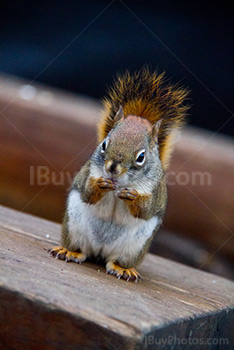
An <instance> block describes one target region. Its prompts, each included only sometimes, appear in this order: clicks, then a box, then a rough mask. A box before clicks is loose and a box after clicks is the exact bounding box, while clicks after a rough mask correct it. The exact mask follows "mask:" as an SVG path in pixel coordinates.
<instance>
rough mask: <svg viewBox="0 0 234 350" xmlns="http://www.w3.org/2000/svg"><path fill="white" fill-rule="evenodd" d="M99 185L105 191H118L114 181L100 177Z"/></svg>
mask: <svg viewBox="0 0 234 350" xmlns="http://www.w3.org/2000/svg"><path fill="white" fill-rule="evenodd" d="M97 185H98V186H99V187H100V188H101V189H102V190H105V191H114V190H116V185H115V183H114V182H113V181H112V180H109V179H105V178H104V177H99V179H98V180H97Z"/></svg>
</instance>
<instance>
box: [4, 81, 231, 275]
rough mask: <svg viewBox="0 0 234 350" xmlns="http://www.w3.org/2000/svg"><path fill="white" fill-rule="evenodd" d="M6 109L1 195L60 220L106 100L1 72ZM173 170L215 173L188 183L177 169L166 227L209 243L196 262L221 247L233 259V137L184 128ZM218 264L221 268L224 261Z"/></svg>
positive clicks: (30, 210)
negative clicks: (41, 178) (43, 175)
mask: <svg viewBox="0 0 234 350" xmlns="http://www.w3.org/2000/svg"><path fill="white" fill-rule="evenodd" d="M0 111H1V115H0V149H1V152H0V166H1V181H0V203H1V204H2V205H6V206H9V207H11V208H14V209H17V210H20V211H26V212H28V213H31V214H34V215H36V216H40V217H44V218H47V219H49V220H53V221H57V222H61V218H62V215H63V212H64V206H65V200H66V195H67V192H66V190H67V188H68V186H69V180H70V177H72V176H73V175H74V174H75V172H77V171H78V170H79V169H80V167H81V165H82V164H84V162H85V161H86V160H87V159H88V158H89V157H90V155H91V153H92V152H93V149H94V148H95V146H96V122H97V120H98V117H99V112H100V103H99V102H97V101H95V100H94V99H90V98H85V97H82V96H76V95H73V94H69V93H65V92H63V91H60V90H57V89H52V88H50V87H48V86H43V85H38V84H33V86H28V85H27V84H26V83H25V81H23V80H21V79H13V78H12V77H8V76H3V75H2V76H0ZM208 141H209V142H208ZM38 166H42V167H45V166H46V167H47V169H48V171H49V176H50V183H49V184H48V185H39V184H38V183H37V176H36V172H37V169H38ZM170 171H172V172H175V173H176V174H177V176H178V178H179V179H181V180H182V182H183V181H185V182H186V178H185V177H184V176H183V174H185V175H188V176H190V179H191V176H192V174H197V173H199V172H200V173H201V174H204V173H209V174H210V176H211V183H210V184H209V185H207V184H206V183H205V184H203V185H200V184H199V182H198V183H197V182H195V184H192V183H191V181H189V183H186V185H182V183H179V181H175V180H176V179H175V177H173V176H172V182H174V183H173V184H171V181H169V202H168V210H167V214H166V218H165V223H164V227H165V228H166V229H169V230H171V231H174V232H175V231H176V233H177V234H179V235H181V236H184V237H186V238H188V237H191V238H192V239H194V240H196V241H197V242H198V243H202V244H203V245H204V247H205V248H206V249H207V254H206V255H207V258H204V259H201V261H200V262H198V264H197V265H198V266H200V265H202V264H203V267H209V265H210V264H211V263H214V264H213V265H215V263H216V261H214V259H209V252H210V254H211V255H212V254H213V253H214V252H215V251H216V250H218V251H219V253H221V254H222V256H223V257H224V258H226V259H228V260H230V261H233V260H234V235H233V232H234V221H233V207H234V196H233V173H234V152H233V142H232V141H231V140H230V139H228V138H224V137H221V136H218V135H214V134H212V133H209V132H206V131H202V130H200V129H196V128H191V127H188V128H185V129H184V131H183V132H182V133H181V135H180V139H179V142H178V143H177V144H176V149H175V152H174V156H173V159H172V164H171V168H170ZM33 172H34V173H33ZM61 172H62V175H60V173H61ZM67 175H69V176H70V177H69V176H67ZM52 176H53V177H54V179H55V182H56V184H53V181H52ZM64 178H66V179H64ZM30 180H31V181H30ZM177 180H178V179H177ZM59 181H60V184H58V183H59ZM175 255H176V254H174V256H175ZM217 256H218V254H215V257H217ZM212 257H213V255H212ZM216 265H218V262H217V263H216ZM211 270H212V268H211ZM213 270H214V269H213ZM215 271H216V272H218V273H219V272H220V273H222V266H221V268H220V270H218V269H217V270H215ZM227 275H228V274H227ZM229 275H230V274H229ZM229 275H228V276H229Z"/></svg>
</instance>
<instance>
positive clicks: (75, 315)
mask: <svg viewBox="0 0 234 350" xmlns="http://www.w3.org/2000/svg"><path fill="white" fill-rule="evenodd" d="M48 235H49V236H48ZM59 236H60V226H59V225H58V224H55V223H52V222H49V221H46V220H42V219H39V218H36V217H33V216H30V215H28V214H22V213H19V212H16V211H14V210H11V209H7V208H4V207H1V208H0V263H1V268H0V349H17V350H18V349H36V350H37V349H50V350H51V349H121V350H122V349H146V348H147V349H153V348H157V349H172V348H173V349H214V348H218V346H216V347H215V346H213V345H212V344H205V345H204V344H203V345H201V343H198V342H200V341H203V342H206V341H207V340H209V342H210V343H211V338H213V339H215V340H214V341H215V342H216V343H217V342H220V341H221V342H225V344H226V345H225V347H224V346H223V347H222V345H221V346H220V349H223V348H224V349H232V346H233V345H234V344H233V330H234V283H232V282H231V281H228V280H225V279H223V278H220V277H217V276H214V275H212V274H208V273H205V272H201V271H199V270H194V269H192V268H189V267H186V266H183V265H181V264H178V263H174V262H172V261H169V260H166V259H163V258H159V257H157V256H153V255H150V254H149V255H148V256H147V257H146V259H145V261H144V262H143V264H142V265H141V266H140V268H139V271H140V273H141V274H142V276H143V280H142V282H141V283H138V284H135V283H131V282H128V283H127V282H125V281H122V280H118V279H116V278H114V277H113V276H110V275H106V274H105V271H104V268H103V267H101V266H98V265H94V264H91V263H83V264H82V265H81V266H80V265H78V264H74V263H65V262H64V261H60V260H56V259H53V258H52V257H50V256H49V255H48V253H47V249H48V248H50V247H51V246H53V244H54V243H56V242H57V241H58V239H59ZM221 338H222V339H226V340H220V339H221ZM214 341H213V342H214ZM165 342H166V343H165ZM179 342H181V345H180V346H179V345H178V344H179ZM192 342H193V343H192ZM227 342H228V345H227ZM189 344H190V345H189ZM191 344H192V345H191Z"/></svg>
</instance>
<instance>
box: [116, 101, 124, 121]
mask: <svg viewBox="0 0 234 350" xmlns="http://www.w3.org/2000/svg"><path fill="white" fill-rule="evenodd" d="M123 118H124V112H123V107H122V106H121V105H120V107H119V110H118V112H117V113H116V115H115V117H114V123H117V122H118V121H119V120H120V119H123Z"/></svg>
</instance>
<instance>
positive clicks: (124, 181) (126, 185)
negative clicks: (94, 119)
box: [50, 67, 188, 282]
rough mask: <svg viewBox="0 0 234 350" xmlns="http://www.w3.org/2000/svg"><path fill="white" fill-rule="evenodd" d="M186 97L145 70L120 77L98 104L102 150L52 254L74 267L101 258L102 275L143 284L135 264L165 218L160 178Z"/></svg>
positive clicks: (73, 197) (84, 171)
mask: <svg viewBox="0 0 234 350" xmlns="http://www.w3.org/2000/svg"><path fill="white" fill-rule="evenodd" d="M187 95H188V92H187V90H186V89H185V88H183V87H180V86H178V85H172V84H171V83H166V82H165V78H164V73H162V74H157V73H156V72H151V71H150V69H149V68H148V67H145V68H142V69H141V70H140V71H137V72H135V73H134V74H132V75H131V74H130V73H129V72H128V71H126V72H125V73H124V74H123V75H119V76H117V78H116V79H115V81H114V84H113V86H112V87H111V88H110V89H109V91H108V95H107V97H106V98H105V99H104V101H103V105H104V108H103V112H102V117H101V121H100V123H99V125H98V141H99V144H98V146H97V148H96V149H95V151H94V153H93V154H92V156H91V158H90V160H88V161H87V163H86V164H85V165H84V166H83V167H82V168H81V170H80V171H79V172H78V174H77V175H76V176H75V178H74V181H73V183H72V186H71V189H70V192H69V195H68V199H67V207H66V211H65V216H64V221H63V225H62V238H61V246H58V247H54V248H53V249H51V250H50V254H51V255H52V256H55V257H57V258H59V259H64V260H65V261H74V262H76V263H82V262H83V261H85V260H86V259H87V258H90V257H93V256H94V257H95V258H98V257H101V258H102V259H103V260H104V261H105V263H106V272H107V273H109V274H113V275H115V276H116V277H117V278H119V279H120V278H123V279H124V280H127V281H135V282H137V281H138V279H140V278H141V276H140V274H139V273H138V272H137V270H136V266H137V265H138V264H139V263H140V262H141V261H142V259H143V258H144V256H145V254H146V253H147V252H148V250H149V246H150V243H151V241H152V239H153V237H154V235H155V233H156V232H157V231H158V229H159V227H160V225H161V223H162V219H163V216H164V213H165V209H166V205H167V186H166V179H165V172H166V170H167V168H168V165H169V160H170V156H171V153H172V150H173V134H174V131H175V130H176V129H178V128H179V127H180V126H181V125H183V123H184V121H185V116H186V114H187V110H188V107H187V106H186V104H184V101H185V100H186V97H187Z"/></svg>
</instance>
